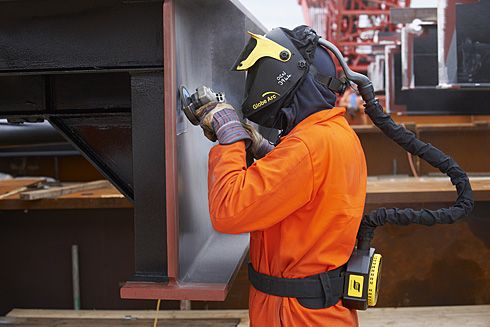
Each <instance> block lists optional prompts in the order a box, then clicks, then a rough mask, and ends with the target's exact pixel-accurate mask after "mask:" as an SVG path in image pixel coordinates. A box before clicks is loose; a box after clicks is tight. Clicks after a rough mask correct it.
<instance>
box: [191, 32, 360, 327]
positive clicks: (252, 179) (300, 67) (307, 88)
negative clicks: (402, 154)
mask: <svg viewBox="0 0 490 327" xmlns="http://www.w3.org/2000/svg"><path fill="white" fill-rule="evenodd" d="M251 35H252V37H251V39H250V42H249V43H248V45H247V46H246V48H245V49H244V51H243V53H242V54H241V55H240V57H239V58H238V60H237V63H236V65H235V67H234V68H235V69H237V70H242V71H243V70H246V71H247V78H246V87H245V88H246V92H245V93H246V95H245V100H244V102H243V106H242V108H241V109H242V112H243V115H244V116H245V117H247V118H248V119H249V120H250V121H252V122H255V123H257V124H258V125H261V126H264V127H270V128H276V129H278V130H281V134H280V138H279V140H278V142H276V144H275V146H273V145H271V144H270V143H269V142H268V141H267V140H265V139H264V138H262V137H261V135H260V134H259V133H258V132H257V131H256V130H255V129H254V128H253V127H251V126H250V125H245V127H244V126H243V125H242V123H241V122H240V120H239V117H238V114H237V112H236V111H235V109H234V108H233V107H232V106H230V105H229V104H224V103H220V104H217V105H216V104H214V105H211V106H209V105H208V106H203V107H201V108H199V109H198V110H197V111H196V114H197V116H198V119H199V120H200V123H201V126H202V127H203V129H204V131H205V135H206V136H208V137H209V138H210V139H212V140H214V139H217V140H218V142H219V145H216V146H214V147H213V148H212V149H211V151H210V153H209V175H208V183H209V185H208V187H209V211H210V217H211V222H212V225H213V226H214V228H215V229H216V230H217V231H219V232H222V233H229V234H240V233H248V232H249V233H250V260H251V263H250V265H249V277H250V280H251V282H252V285H253V286H252V287H251V289H250V299H249V306H250V321H251V326H268V327H273V326H357V325H358V320H357V314H356V311H355V310H351V309H348V308H346V307H344V306H343V305H342V301H341V299H340V298H341V293H342V286H343V285H340V283H339V280H343V279H341V278H340V276H341V275H342V272H343V271H344V269H345V268H344V264H345V263H346V262H347V261H348V260H349V257H350V255H351V254H352V251H353V248H354V246H355V242H356V234H357V231H358V227H359V224H360V221H361V217H362V213H363V209H364V200H365V196H366V175H367V174H366V163H365V157H364V153H363V150H362V147H361V144H360V142H359V139H358V138H357V136H356V134H355V132H354V131H353V130H352V128H351V127H349V125H348V123H347V121H346V120H345V118H344V113H345V109H344V108H338V107H335V102H336V95H335V92H340V91H342V89H343V86H344V85H343V84H342V82H341V81H339V80H338V79H337V78H336V69H335V64H334V63H333V61H332V59H331V57H330V55H329V54H328V52H327V51H326V50H325V49H323V48H322V47H320V46H319V45H318V44H317V41H318V36H316V34H315V33H314V31H312V30H311V29H309V28H308V27H306V26H300V27H297V28H296V29H294V30H287V29H283V28H278V29H273V30H272V31H270V32H269V33H267V34H266V35H265V36H260V35H255V34H251ZM247 149H248V150H250V151H252V152H253V154H254V156H255V158H256V159H257V160H256V161H255V162H254V163H253V164H252V165H250V166H249V167H247V164H246V151H247ZM305 278H306V279H305ZM310 287H311V289H312V288H314V287H321V290H323V292H322V295H321V296H317V297H309V296H308V295H307V293H308V289H310ZM257 288H260V289H261V290H258V289H257ZM296 288H298V292H299V293H298V294H304V295H305V296H297V297H291V296H285V295H284V294H288V289H289V290H291V289H296ZM283 292H285V293H284V294H283Z"/></svg>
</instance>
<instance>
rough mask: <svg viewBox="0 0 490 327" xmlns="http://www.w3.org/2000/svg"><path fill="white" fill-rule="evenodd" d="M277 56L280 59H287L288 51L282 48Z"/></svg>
mask: <svg viewBox="0 0 490 327" xmlns="http://www.w3.org/2000/svg"><path fill="white" fill-rule="evenodd" d="M279 58H281V59H282V60H288V59H289V52H287V51H285V50H283V51H281V53H280V54H279Z"/></svg>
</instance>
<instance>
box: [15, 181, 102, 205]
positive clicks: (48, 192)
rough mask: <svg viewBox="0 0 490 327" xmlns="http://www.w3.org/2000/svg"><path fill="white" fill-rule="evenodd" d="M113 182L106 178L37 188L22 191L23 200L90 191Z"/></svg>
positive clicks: (52, 197)
mask: <svg viewBox="0 0 490 327" xmlns="http://www.w3.org/2000/svg"><path fill="white" fill-rule="evenodd" d="M110 185H111V184H110V183H109V182H108V181H106V180H101V181H95V182H89V183H81V184H74V185H67V186H60V187H51V188H48V189H45V190H35V191H28V192H22V193H21V194H20V199H21V200H39V199H54V198H57V197H59V196H62V195H66V194H71V193H75V192H80V191H88V190H93V189H98V188H107V187H109V186H110Z"/></svg>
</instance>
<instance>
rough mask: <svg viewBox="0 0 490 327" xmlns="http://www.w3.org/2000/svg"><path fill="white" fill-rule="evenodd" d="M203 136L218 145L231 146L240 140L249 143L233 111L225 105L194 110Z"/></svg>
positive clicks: (219, 104)
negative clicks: (216, 142)
mask: <svg viewBox="0 0 490 327" xmlns="http://www.w3.org/2000/svg"><path fill="white" fill-rule="evenodd" d="M196 115H197V117H198V118H199V119H200V122H201V127H202V129H203V130H204V135H205V136H206V137H207V138H208V139H210V140H211V141H213V142H214V141H216V140H218V142H219V143H220V144H223V145H226V144H232V143H235V142H238V141H241V140H245V141H246V142H247V146H248V145H249V143H250V140H251V138H250V136H249V135H248V133H247V132H246V130H245V129H244V128H243V126H242V124H241V123H240V119H239V118H238V115H237V113H236V111H235V109H234V108H233V107H232V106H231V105H229V104H227V103H218V104H213V105H209V106H203V107H201V108H199V109H198V110H196Z"/></svg>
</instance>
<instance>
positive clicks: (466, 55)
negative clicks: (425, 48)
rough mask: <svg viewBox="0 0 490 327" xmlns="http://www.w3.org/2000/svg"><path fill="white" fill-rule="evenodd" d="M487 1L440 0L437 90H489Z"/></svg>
mask: <svg viewBox="0 0 490 327" xmlns="http://www.w3.org/2000/svg"><path fill="white" fill-rule="evenodd" d="M489 14H490V2H489V1H483V0H482V1H469V0H465V1H454V0H440V1H439V2H438V7H437V17H438V18H437V24H438V61H439V87H441V88H473V89H480V88H485V89H489V88H490V77H489V72H490V61H489V60H488V58H489V55H490V33H489V31H488V15H489Z"/></svg>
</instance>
